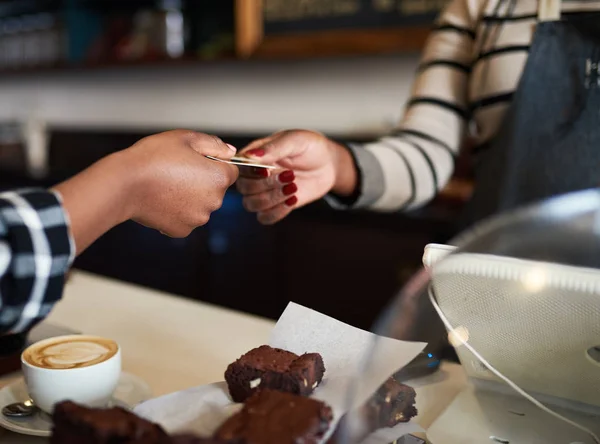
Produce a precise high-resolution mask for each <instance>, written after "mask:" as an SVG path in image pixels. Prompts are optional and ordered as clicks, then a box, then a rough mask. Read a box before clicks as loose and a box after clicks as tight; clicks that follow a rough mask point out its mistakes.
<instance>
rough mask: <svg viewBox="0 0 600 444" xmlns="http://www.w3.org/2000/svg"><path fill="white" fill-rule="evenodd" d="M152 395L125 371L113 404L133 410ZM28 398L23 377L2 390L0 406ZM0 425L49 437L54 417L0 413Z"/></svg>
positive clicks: (33, 434) (28, 433) (139, 380)
mask: <svg viewBox="0 0 600 444" xmlns="http://www.w3.org/2000/svg"><path fill="white" fill-rule="evenodd" d="M150 395H151V393H150V387H148V384H146V383H145V382H144V381H142V380H141V379H140V378H138V377H137V376H134V375H131V374H129V373H125V372H123V373H121V378H120V379H119V385H118V386H117V390H116V391H115V394H114V395H113V398H112V401H111V405H112V406H119V407H123V408H126V409H130V410H131V409H133V408H134V407H135V406H136V405H138V404H139V403H140V402H143V401H146V400H148V399H149V398H150ZM28 398H29V396H28V394H27V387H26V386H25V380H24V379H22V378H21V379H19V380H17V381H15V382H13V383H12V384H10V385H7V386H5V387H3V388H2V389H1V390H0V408H1V407H4V406H5V405H8V404H12V403H13V402H22V401H25V400H27V399H28ZM0 426H1V427H3V428H5V429H8V430H10V431H12V432H16V433H21V434H24V435H32V436H43V437H48V436H50V434H51V433H52V419H51V418H50V416H49V415H47V414H46V413H43V412H41V411H39V412H38V413H36V414H34V415H33V416H29V417H27V418H7V417H6V416H4V415H2V414H1V413H0Z"/></svg>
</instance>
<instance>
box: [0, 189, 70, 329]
mask: <svg viewBox="0 0 600 444" xmlns="http://www.w3.org/2000/svg"><path fill="white" fill-rule="evenodd" d="M74 255H75V246H74V242H73V240H72V238H71V236H70V230H69V223H68V220H67V215H66V214H65V212H64V210H63V208H62V204H61V199H60V196H59V195H58V194H55V193H53V192H51V191H47V190H37V189H32V190H21V191H11V192H5V193H0V304H1V305H0V335H5V334H12V333H20V332H24V331H27V330H29V329H30V328H31V327H33V326H34V325H35V324H36V323H37V322H39V321H40V320H41V319H43V318H44V317H46V316H47V315H48V313H49V312H50V310H51V309H52V307H53V306H54V304H55V303H56V302H57V301H58V300H59V299H60V298H61V296H62V291H63V286H64V278H65V273H66V272H67V271H68V269H69V267H70V266H71V264H72V262H73V258H74Z"/></svg>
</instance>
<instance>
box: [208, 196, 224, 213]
mask: <svg viewBox="0 0 600 444" xmlns="http://www.w3.org/2000/svg"><path fill="white" fill-rule="evenodd" d="M222 206H223V199H215V200H214V201H213V202H212V205H211V206H210V209H211V212H212V211H217V210H219V209H220V208H221V207H222Z"/></svg>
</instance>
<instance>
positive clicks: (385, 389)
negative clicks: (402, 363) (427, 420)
mask: <svg viewBox="0 0 600 444" xmlns="http://www.w3.org/2000/svg"><path fill="white" fill-rule="evenodd" d="M416 396H417V394H416V393H415V390H414V389H413V388H412V387H409V386H407V385H404V384H402V383H400V382H398V381H396V380H395V379H394V378H389V379H388V380H387V381H386V382H385V383H384V384H383V385H382V386H381V387H380V388H379V390H377V392H376V393H375V394H374V395H373V396H372V397H371V398H370V399H369V400H368V401H367V403H366V404H365V406H364V409H365V410H364V412H365V415H366V417H367V420H368V422H369V425H370V428H371V430H377V429H381V428H383V427H394V426H395V425H396V424H399V423H401V422H408V421H410V420H411V419H412V418H413V417H415V416H416V415H417V408H416V407H415V398H416Z"/></svg>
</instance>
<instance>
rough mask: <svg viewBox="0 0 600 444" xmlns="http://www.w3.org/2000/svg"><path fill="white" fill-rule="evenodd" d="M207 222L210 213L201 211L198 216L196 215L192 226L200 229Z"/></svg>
mask: <svg viewBox="0 0 600 444" xmlns="http://www.w3.org/2000/svg"><path fill="white" fill-rule="evenodd" d="M209 220H210V212H206V211H202V212H201V213H200V214H198V215H196V218H195V219H194V222H193V225H194V226H195V227H201V226H203V225H206V224H207V223H208V221H209Z"/></svg>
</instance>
